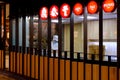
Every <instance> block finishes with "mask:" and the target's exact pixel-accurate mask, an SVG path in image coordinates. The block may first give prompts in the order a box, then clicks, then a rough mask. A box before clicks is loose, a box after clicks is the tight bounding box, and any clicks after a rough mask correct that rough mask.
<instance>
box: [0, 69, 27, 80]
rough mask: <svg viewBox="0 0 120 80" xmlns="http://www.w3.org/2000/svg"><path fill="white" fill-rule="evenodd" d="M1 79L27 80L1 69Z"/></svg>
mask: <svg viewBox="0 0 120 80" xmlns="http://www.w3.org/2000/svg"><path fill="white" fill-rule="evenodd" d="M0 80H25V79H24V78H22V77H20V76H17V75H13V74H11V73H9V72H4V71H0Z"/></svg>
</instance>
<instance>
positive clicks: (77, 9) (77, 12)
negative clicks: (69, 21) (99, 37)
mask: <svg viewBox="0 0 120 80" xmlns="http://www.w3.org/2000/svg"><path fill="white" fill-rule="evenodd" d="M73 12H74V14H75V15H81V14H82V13H83V6H82V4H81V3H76V4H75V5H74V7H73Z"/></svg>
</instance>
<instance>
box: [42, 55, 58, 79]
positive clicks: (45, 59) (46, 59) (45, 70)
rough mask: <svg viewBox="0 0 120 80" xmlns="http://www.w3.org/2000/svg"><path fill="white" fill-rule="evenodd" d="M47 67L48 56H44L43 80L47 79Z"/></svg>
mask: <svg viewBox="0 0 120 80" xmlns="http://www.w3.org/2000/svg"><path fill="white" fill-rule="evenodd" d="M56 65H57V64H56ZM47 67H48V57H44V80H48V68H47Z"/></svg>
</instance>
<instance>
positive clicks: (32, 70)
mask: <svg viewBox="0 0 120 80" xmlns="http://www.w3.org/2000/svg"><path fill="white" fill-rule="evenodd" d="M34 58H35V57H34V55H32V56H31V61H32V62H31V63H32V65H31V77H32V78H34V74H35V73H34V69H35V66H34V64H35V61H34Z"/></svg>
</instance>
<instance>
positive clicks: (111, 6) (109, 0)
mask: <svg viewBox="0 0 120 80" xmlns="http://www.w3.org/2000/svg"><path fill="white" fill-rule="evenodd" d="M103 10H104V11H105V12H113V11H114V10H115V1H114V0H105V1H104V2H103Z"/></svg>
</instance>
